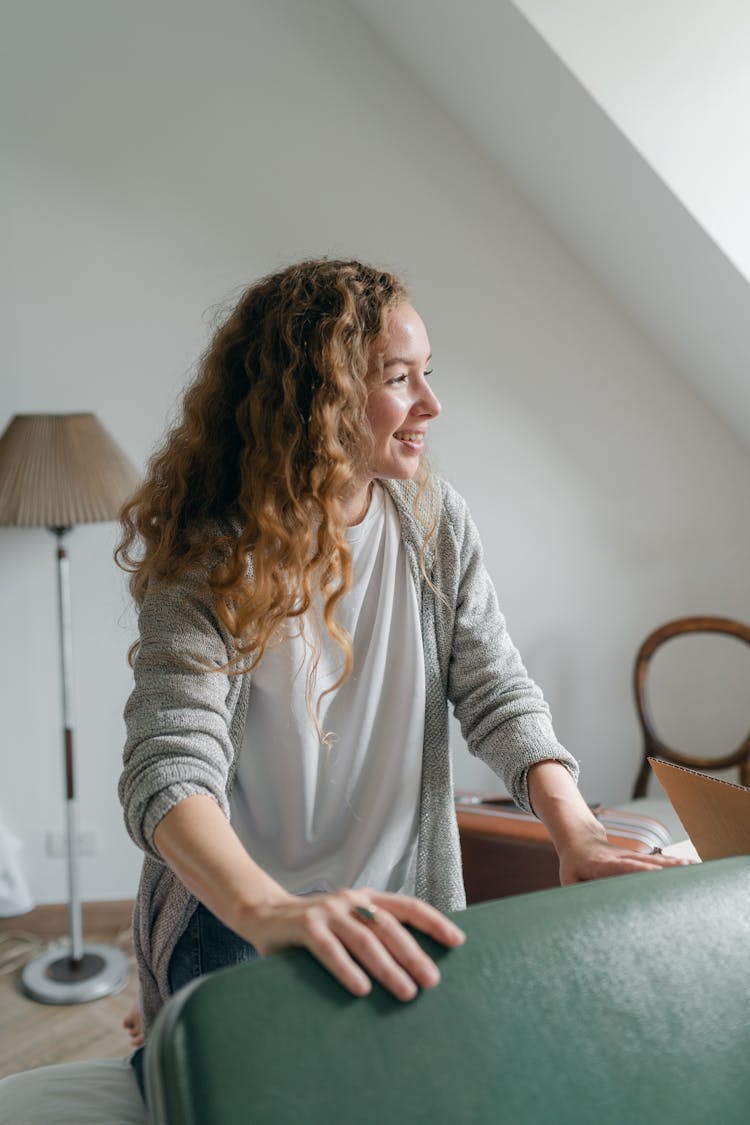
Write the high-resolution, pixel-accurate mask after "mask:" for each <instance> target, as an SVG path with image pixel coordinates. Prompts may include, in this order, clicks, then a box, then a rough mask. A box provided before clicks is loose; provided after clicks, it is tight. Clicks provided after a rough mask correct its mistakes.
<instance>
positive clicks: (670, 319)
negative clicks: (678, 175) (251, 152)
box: [348, 0, 750, 450]
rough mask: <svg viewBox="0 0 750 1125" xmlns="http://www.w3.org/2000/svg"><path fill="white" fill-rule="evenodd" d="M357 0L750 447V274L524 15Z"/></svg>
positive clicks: (480, 6) (481, 5)
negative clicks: (749, 276) (744, 272)
mask: <svg viewBox="0 0 750 1125" xmlns="http://www.w3.org/2000/svg"><path fill="white" fill-rule="evenodd" d="M348 2H349V3H350V5H351V6H352V7H353V8H355V9H356V10H357V11H359V13H360V14H361V15H362V16H363V18H364V19H365V20H366V21H367V23H368V24H369V25H370V27H371V29H372V30H373V31H374V32H375V33H376V34H377V35H378V36H379V37H380V38H381V39H382V40H383V41H384V42H385V44H386V45H387V46H388V47H389V48H390V50H391V51H392V52H393V53H394V54H395V55H396V56H397V57H398V58H399V60H400V61H401V63H402V65H403V66H404V67H406V68H408V70H409V71H410V72H411V73H412V74H413V76H414V77H415V79H416V80H417V81H419V82H420V83H421V84H422V85H423V86H424V87H425V88H426V90H427V92H428V93H429V94H430V96H431V97H432V98H434V99H435V101H437V102H438V103H439V104H441V105H442V107H443V108H444V110H445V111H446V112H447V113H448V114H449V115H450V116H451V117H452V118H453V119H454V120H455V121H456V122H457V123H458V124H459V125H460V126H461V128H462V129H463V130H464V131H465V132H466V133H467V134H468V135H469V136H470V137H471V138H472V139H473V141H474V143H475V144H476V145H477V146H478V147H479V148H480V149H481V150H482V151H483V153H484V154H485V156H486V157H487V158H488V159H489V160H490V161H491V162H493V163H494V164H495V165H496V166H497V167H498V168H500V169H501V170H502V171H503V173H504V174H505V175H507V176H508V177H509V178H510V179H511V180H512V181H514V182H515V184H516V186H517V187H518V188H519V190H520V191H521V192H522V194H523V195H524V196H525V197H526V198H527V200H528V201H529V202H530V203H531V205H532V206H534V207H535V208H536V210H537V211H538V213H539V214H540V216H541V217H542V218H543V219H544V220H545V221H546V223H547V224H548V225H549V226H550V227H552V228H553V229H554V230H555V231H556V232H557V233H558V235H559V236H560V238H561V239H562V240H563V241H564V242H565V243H566V244H567V245H568V247H569V248H570V250H571V251H572V252H573V253H574V254H575V255H576V256H577V257H578V258H579V259H580V260H582V261H583V262H584V263H585V264H586V265H587V266H588V268H589V269H590V270H591V272H592V273H593V274H594V275H595V276H596V277H597V278H598V280H599V282H600V283H601V284H602V285H603V286H604V287H605V288H606V289H607V290H608V291H609V292H610V294H611V296H612V297H613V298H614V299H615V300H616V301H617V302H618V303H619V304H620V305H621V306H622V307H623V308H624V309H625V311H626V312H627V314H628V315H629V316H630V317H631V319H632V320H634V321H635V322H636V323H637V325H638V326H639V327H640V329H641V330H642V331H643V332H644V333H645V334H646V335H647V336H648V337H649V338H650V339H651V341H652V343H653V344H654V345H655V346H656V347H657V348H658V349H659V350H660V351H661V352H662V353H663V354H664V355H665V356H666V357H667V358H668V359H669V360H670V361H671V363H672V365H673V366H674V367H675V368H676V369H677V370H678V371H679V372H680V373H681V374H682V375H683V376H684V377H685V378H686V379H688V380H689V381H690V382H691V383H692V384H693V386H694V387H695V389H696V390H697V391H698V393H699V394H700V395H701V396H702V397H703V399H704V401H705V402H706V403H707V405H708V406H709V407H710V408H711V409H713V410H714V411H715V412H716V413H717V414H718V415H719V416H720V417H722V418H723V420H724V422H725V423H726V425H727V427H728V429H729V430H730V431H731V432H732V433H733V434H734V435H735V437H736V438H737V439H739V441H741V442H742V444H743V445H744V446H745V447H746V448H747V449H748V450H750V330H748V325H750V284H748V281H747V280H746V278H745V277H743V275H742V274H741V273H740V272H739V271H738V269H737V268H736V266H735V265H734V264H733V263H732V262H731V261H730V260H729V258H728V257H727V256H726V255H725V254H724V253H723V251H722V250H721V249H720V248H719V247H718V246H717V245H716V243H715V242H714V240H713V239H712V238H711V237H710V235H709V234H708V233H707V231H706V230H705V229H704V228H703V227H702V226H701V224H700V223H699V221H698V220H697V219H696V217H695V216H694V215H693V214H691V213H689V212H688V211H687V210H686V208H685V207H684V206H683V204H682V203H681V202H680V201H679V199H678V198H677V197H676V195H675V194H674V192H673V191H672V190H671V189H670V188H669V187H668V186H667V184H666V183H665V182H664V180H663V179H662V178H661V177H660V176H659V175H658V174H657V173H656V171H655V170H654V168H653V167H652V166H651V165H650V164H649V163H648V161H647V160H646V159H645V158H644V156H643V155H641V153H640V152H639V151H638V149H637V148H636V147H635V145H634V144H633V143H632V142H631V140H630V139H629V138H628V137H626V136H625V135H624V134H623V132H622V131H621V130H620V129H619V128H618V126H617V125H616V124H615V123H614V122H613V120H612V119H611V118H610V117H609V116H608V115H607V114H606V113H605V111H604V110H603V109H602V108H601V107H600V106H599V105H598V104H597V102H596V101H595V99H594V97H593V96H592V94H591V93H590V92H589V91H588V90H587V89H585V88H584V87H583V85H581V83H579V81H578V80H577V79H576V77H575V76H574V75H573V74H572V73H571V71H570V70H569V69H568V68H567V67H566V65H565V64H564V63H563V62H562V61H561V60H560V58H558V56H557V55H556V54H555V53H554V52H553V50H552V49H551V47H550V46H549V45H548V44H547V43H546V42H545V41H544V40H543V39H542V38H541V36H540V35H539V33H538V31H537V30H535V29H534V27H532V25H531V24H530V23H529V22H528V21H527V20H526V18H525V17H524V15H522V14H521V12H519V11H518V10H517V8H516V7H515V6H514V5H513V4H512V3H510V2H509V0H463V2H462V3H461V4H457V3H455V0H406V2H404V0H348ZM415 158H417V157H416V156H415Z"/></svg>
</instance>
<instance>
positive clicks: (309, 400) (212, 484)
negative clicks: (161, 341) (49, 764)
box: [119, 260, 669, 1031]
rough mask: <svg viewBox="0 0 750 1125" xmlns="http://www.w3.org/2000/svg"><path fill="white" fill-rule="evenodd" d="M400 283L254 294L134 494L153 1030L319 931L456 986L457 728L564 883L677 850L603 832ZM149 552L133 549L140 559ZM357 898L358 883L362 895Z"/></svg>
mask: <svg viewBox="0 0 750 1125" xmlns="http://www.w3.org/2000/svg"><path fill="white" fill-rule="evenodd" d="M429 363H430V345H429V341H428V337H427V332H426V329H425V326H424V324H423V323H422V321H421V319H420V317H419V315H418V314H417V312H416V311H415V309H414V308H413V307H412V305H411V304H410V302H409V297H408V294H407V291H406V289H405V287H404V285H403V283H402V282H401V281H400V280H399V279H398V278H396V277H394V276H393V275H391V274H389V273H386V272H383V271H380V270H377V269H373V268H371V267H369V266H366V265H363V264H362V263H359V262H355V261H329V260H321V261H310V262H303V263H301V264H299V265H296V266H293V267H291V268H289V269H286V270H283V271H282V272H280V273H277V274H275V275H273V276H270V277H268V278H265V279H264V280H262V281H260V282H259V283H257V284H256V285H253V286H251V288H250V289H248V290H247V292H246V293H245V294H244V295H243V297H242V298H241V300H240V301H239V303H238V304H237V306H236V308H235V309H234V311H233V312H232V313H231V315H230V316H229V318H228V319H227V321H226V323H225V324H224V325H223V326H222V327H221V328H220V329H219V331H218V333H217V335H216V337H215V338H214V340H213V342H212V344H211V345H210V347H209V349H208V352H207V353H206V355H205V357H204V360H203V363H202V365H201V368H200V370H199V373H198V376H197V378H196V380H195V382H194V383H193V385H192V386H191V388H190V389H189V390H188V392H187V394H186V396H185V400H184V411H183V416H182V418H181V420H180V421H179V423H178V425H177V426H176V427H175V428H174V429H173V431H172V432H171V433H170V434H169V435H168V437H167V439H166V441H165V444H164V446H163V448H162V449H161V451H160V452H159V453H158V454H157V456H156V457H155V458H154V460H153V461H152V463H151V466H150V471H149V473H148V476H147V478H146V481H145V483H144V484H143V486H142V487H141V489H140V490H139V491H138V493H137V494H136V495H135V497H134V498H133V499H132V501H131V502H130V503H129V504H128V505H127V506H126V508H125V511H124V515H123V527H124V538H123V542H122V544H121V547H120V549H119V558H120V561H121V562H122V564H123V565H125V566H126V567H128V568H129V569H130V570H131V572H132V578H131V589H132V592H133V595H134V597H135V600H136V602H137V604H138V606H139V607H140V619H139V624H140V641H139V644H138V646H137V652H136V655H135V659H134V669H135V688H134V691H133V694H132V696H131V698H130V700H129V702H128V705H127V708H126V721H127V727H128V736H127V744H126V747H125V754H124V771H123V774H122V778H121V783H120V796H121V800H122V803H123V807H124V811H125V817H126V822H127V825H128V830H129V832H130V834H131V835H132V837H133V839H134V840H135V841H136V842H137V843H138V844H139V846H140V847H142V848H143V850H144V851H145V853H146V859H145V863H144V868H143V875H142V880H141V886H140V891H139V897H138V903H137V907H136V915H135V942H136V952H137V957H138V964H139V970H140V977H141V999H142V1007H143V1015H144V1021H145V1029H146V1031H148V1025H149V1024H150V1022H151V1021H152V1019H153V1017H154V1015H155V1013H156V1011H157V1010H158V1008H159V1006H160V1005H161V1004H162V1003H163V1002H164V1000H165V999H166V998H167V997H168V996H169V994H170V993H171V992H173V991H174V990H175V989H176V988H178V987H180V986H181V985H182V984H183V983H185V982H186V981H187V980H189V979H190V978H191V977H192V976H194V975H196V974H197V973H200V972H203V971H206V970H207V969H210V968H215V967H219V966H220V965H223V964H231V963H234V962H236V961H238V960H242V959H246V958H249V957H252V956H256V955H258V954H260V955H261V956H265V955H268V954H271V953H274V952H276V951H277V950H280V949H284V948H286V947H289V946H295V945H298V946H305V947H307V948H308V949H309V950H310V952H311V953H312V954H313V955H314V956H315V957H317V958H318V959H319V960H320V961H321V962H322V963H323V965H325V966H326V968H327V969H328V970H329V971H330V972H331V973H332V974H333V976H334V977H336V978H337V979H338V980H339V981H340V982H341V984H342V985H343V986H344V987H345V988H347V989H349V990H350V991H351V992H353V993H354V994H356V995H364V994H365V993H367V992H368V991H369V990H370V987H371V980H372V979H375V980H377V981H379V982H380V983H381V984H382V985H383V986H384V987H385V988H387V989H389V990H390V991H391V992H392V993H393V994H394V995H395V996H396V997H398V998H399V999H401V1000H409V999H410V998H412V997H413V996H414V995H415V994H416V992H417V990H418V989H419V988H426V987H431V986H433V985H435V984H437V982H438V979H439V974H438V970H437V968H436V966H435V965H434V963H433V962H432V961H431V960H430V958H428V957H427V955H426V954H425V953H423V952H422V951H421V949H420V947H419V946H418V944H417V943H416V942H415V941H414V939H413V937H412V936H411V935H410V934H409V933H408V931H407V930H406V929H405V927H404V923H408V924H410V925H411V926H414V927H416V928H417V929H418V930H421V931H422V932H424V933H426V934H429V935H430V936H432V937H433V938H435V939H436V940H437V941H439V942H442V943H443V944H445V945H458V944H460V943H461V941H462V940H463V935H462V934H461V932H460V930H459V929H458V928H457V927H456V926H455V925H454V924H453V923H452V922H450V921H449V920H448V919H447V918H445V917H444V916H443V914H442V913H441V911H444V910H456V909H460V908H461V907H463V905H464V904H465V900H464V895H463V885H462V878H461V864H460V852H459V844H458V833H457V828H456V819H455V813H454V807H453V790H452V780H451V763H450V754H449V745H448V702H449V701H450V702H452V704H453V706H454V708H455V713H456V715H457V716H458V718H459V720H460V722H461V725H462V729H463V732H464V735H465V737H466V740H467V742H468V744H469V747H470V749H471V750H472V752H474V753H475V754H477V755H479V756H480V757H482V758H483V759H484V760H485V761H486V762H488V763H489V764H490V766H492V768H493V769H495V770H496V771H497V772H498V773H499V774H500V775H501V776H502V777H503V778H504V780H505V782H506V785H507V786H508V788H509V790H510V792H511V793H512V794H513V796H514V797H515V799H516V801H517V802H518V803H519V804H520V805H521V806H522V807H524V808H527V809H528V808H529V807H533V810H534V811H535V813H536V814H537V815H538V816H540V817H541V819H542V820H543V821H544V822H545V824H546V825H547V827H548V828H549V830H550V832H551V834H552V838H553V840H554V843H555V846H556V848H557V851H558V853H559V856H560V868H561V879H562V881H563V882H564V883H570V882H574V881H577V880H583V879H590V878H594V877H597V876H601V875H609V874H615V873H618V872H626V871H639V870H647V869H651V868H655V867H660V866H662V865H663V864H664V863H666V862H669V861H667V860H665V859H663V858H662V857H661V856H654V857H645V858H644V857H643V856H642V855H635V854H631V853H628V852H624V851H621V850H618V849H616V848H613V847H611V846H610V845H608V843H607V841H606V838H605V836H604V833H603V830H602V829H601V827H600V826H599V824H598V823H597V821H596V820H595V819H594V817H593V816H592V814H591V812H590V811H589V809H588V807H587V806H586V804H585V802H584V801H583V800H582V798H581V796H580V794H579V792H578V789H577V787H576V781H575V778H576V772H577V767H576V763H575V761H574V759H573V758H572V757H571V755H570V754H569V753H568V752H567V751H566V750H565V749H564V748H563V747H562V746H561V745H560V744H559V743H558V742H557V740H556V738H555V735H554V733H553V730H552V726H551V723H550V720H549V716H548V709H547V706H546V704H545V703H544V701H543V698H542V695H541V692H540V691H539V689H538V688H537V687H536V686H535V685H534V684H533V683H532V681H531V680H529V678H528V677H527V675H526V672H525V670H524V668H523V665H522V663H521V661H520V658H519V656H518V653H517V651H516V650H515V648H514V647H513V645H512V643H511V641H510V638H509V637H508V634H507V631H506V629H505V623H504V620H503V618H502V616H501V614H500V613H499V610H498V608H497V603H496V598H495V593H494V590H493V588H492V585H491V582H490V580H489V578H488V576H487V574H486V571H485V570H484V567H483V563H482V553H481V545H480V542H479V539H478V536H477V532H476V530H475V528H474V525H473V523H472V521H471V518H470V516H469V513H468V511H467V509H466V506H465V504H464V502H463V500H462V499H461V498H460V497H459V496H458V495H457V494H456V492H455V491H454V490H453V489H452V488H451V487H450V486H449V485H448V484H446V483H445V482H444V481H441V480H439V479H437V478H436V477H434V476H433V475H431V473H430V471H429V468H428V466H427V464H426V461H425V458H424V442H425V436H426V433H427V431H428V428H429V426H430V424H431V422H432V421H433V420H434V419H436V418H437V416H438V415H439V413H440V404H439V402H438V400H437V398H436V396H435V393H434V391H433V389H432V387H431V385H430V382H429V376H430V374H431V372H430V370H429ZM136 548H137V551H136ZM342 888H343V889H342Z"/></svg>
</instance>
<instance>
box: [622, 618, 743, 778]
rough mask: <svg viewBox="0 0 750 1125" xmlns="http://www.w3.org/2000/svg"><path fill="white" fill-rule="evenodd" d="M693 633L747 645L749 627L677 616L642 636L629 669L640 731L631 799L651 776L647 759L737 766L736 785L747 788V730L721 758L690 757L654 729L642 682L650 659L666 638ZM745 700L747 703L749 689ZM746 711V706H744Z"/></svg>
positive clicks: (703, 767) (695, 765)
mask: <svg viewBox="0 0 750 1125" xmlns="http://www.w3.org/2000/svg"><path fill="white" fill-rule="evenodd" d="M695 633H721V634H723V635H725V636H729V637H735V638H736V639H737V640H740V641H745V643H746V644H749V645H750V626H748V625H743V624H742V622H740V621H734V620H732V618H729V617H680V618H677V619H676V620H675V621H668V622H667V624H666V625H662V626H661V627H660V628H658V629H655V630H654V632H653V633H650V634H649V636H648V637H646V639H645V641H644V642H643V644H642V645H641V647H640V649H639V651H638V655H637V657H636V661H635V668H634V672H633V689H634V692H635V706H636V710H637V712H638V718H639V720H640V724H641V728H642V731H643V761H642V763H641V768H640V771H639V773H638V777H637V779H636V783H635V786H634V788H633V798H634V799H636V798H643V797H645V796H646V789H647V787H648V779H649V777H650V776H651V767H650V766H649V764H648V761H647V759H648V758H649V757H652V758H664V759H665V760H666V761H668V762H674V763H675V765H678V766H688V767H689V768H690V769H694V770H705V771H711V772H712V773H713V772H714V771H715V770H727V769H731V768H733V767H734V766H739V770H740V784H741V785H746V786H748V787H750V732H749V733H748V735H747V737H746V738H745V740H744V742H742V744H741V745H740V746H739V747H738V748H737V749H736V750H734V751H733V752H732V753H731V754H724V755H723V756H722V757H713V758H708V757H700V758H694V757H690V756H688V755H687V754H683V753H681V752H680V751H679V750H675V749H674V748H673V747H671V746H668V745H667V744H666V742H664V741H663V740H662V739H661V738H660V737H659V735H658V734H657V732H656V730H655V728H654V722H653V719H652V716H651V712H650V710H649V706H648V700H647V695H646V684H647V680H648V673H649V668H650V665H651V658H652V657H653V655H654V653H655V652H656V651H657V649H659V648H660V647H661V646H662V645H663V644H664V643H665V642H666V641H669V640H672V639H673V638H675V637H684V636H687V635H689V634H695ZM746 701H748V702H749V704H750V690H749V691H748V693H747V697H746ZM748 710H749V711H750V705H749V706H748Z"/></svg>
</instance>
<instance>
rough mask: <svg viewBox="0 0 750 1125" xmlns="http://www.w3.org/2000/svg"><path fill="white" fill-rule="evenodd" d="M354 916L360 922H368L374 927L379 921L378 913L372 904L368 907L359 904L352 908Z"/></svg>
mask: <svg viewBox="0 0 750 1125" xmlns="http://www.w3.org/2000/svg"><path fill="white" fill-rule="evenodd" d="M352 914H353V915H354V917H355V918H358V919H359V921H360V922H367V924H368V925H371V926H372V925H374V924H375V922H377V920H378V912H377V910H376V909H375V907H374V906H373V905H372V903H369V904H368V905H367V906H360V905H359V903H358V904H357V905H356V906H354V907H352Z"/></svg>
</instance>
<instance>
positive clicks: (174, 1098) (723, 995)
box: [146, 857, 750, 1125]
mask: <svg viewBox="0 0 750 1125" xmlns="http://www.w3.org/2000/svg"><path fill="white" fill-rule="evenodd" d="M455 917H456V920H457V921H458V922H459V924H460V925H462V926H463V927H464V929H465V930H466V932H467V934H468V940H467V942H466V945H465V946H463V947H461V948H460V949H457V950H451V951H449V952H448V951H444V950H440V949H437V947H435V946H434V945H433V943H431V942H429V941H425V942H423V944H425V946H426V947H427V948H429V949H430V950H431V951H432V952H433V953H434V954H435V956H436V958H437V960H438V962H439V964H440V968H441V972H442V975H443V979H442V982H441V984H440V986H439V987H438V988H436V989H433V990H431V991H426V992H423V993H422V994H420V995H419V996H418V998H417V999H416V1000H415V1001H414V1002H412V1003H410V1004H406V1005H404V1004H401V1003H399V1002H398V1001H396V1000H393V999H391V998H390V997H389V996H388V995H387V994H386V993H385V992H383V991H382V990H381V989H380V988H377V987H376V988H375V989H374V990H373V992H372V994H371V995H370V996H369V997H367V998H365V999H354V998H352V997H349V996H348V995H347V994H346V993H345V992H344V991H343V990H342V989H341V988H340V987H339V986H338V985H337V984H336V983H335V982H334V981H333V980H332V979H331V978H330V977H329V976H328V974H327V973H326V971H325V970H324V969H322V968H321V967H320V966H319V965H318V964H317V963H316V962H315V961H313V959H312V958H311V957H310V956H309V955H307V954H306V953H305V952H304V951H301V950H291V951H289V952H288V953H284V954H281V955H277V956H274V957H271V958H268V959H267V960H264V961H260V962H256V963H255V964H251V965H247V966H243V967H240V968H238V969H229V970H226V971H224V972H221V973H217V974H215V975H213V976H212V977H208V978H204V979H203V980H202V981H199V982H197V983H196V984H195V985H191V986H189V987H188V988H187V989H185V990H184V991H183V992H182V993H181V994H180V995H179V996H177V997H175V998H174V999H173V1000H172V1001H171V1002H170V1004H169V1005H167V1007H166V1008H165V1010H164V1011H163V1012H162V1013H161V1015H160V1017H159V1020H158V1021H157V1024H156V1027H155V1029H154V1033H153V1035H152V1038H151V1040H150V1043H149V1047H148V1049H147V1054H146V1070H147V1085H148V1090H149V1100H150V1106H151V1113H152V1118H153V1120H154V1122H155V1125H167V1123H168V1125H177V1123H179V1125H193V1123H195V1125H240V1123H244V1122H248V1123H252V1125H286V1123H287V1122H288V1123H290V1125H291V1123H292V1122H294V1123H295V1125H297V1123H298V1122H304V1123H305V1125H331V1123H333V1125H338V1123H339V1122H340V1123H341V1125H371V1123H372V1125H374V1123H375V1122H378V1123H382V1122H387V1123H389V1125H391V1123H401V1122H403V1123H408V1125H448V1123H450V1125H458V1123H460V1125H468V1123H471V1125H485V1123H487V1125H489V1123H492V1125H586V1123H588V1122H591V1123H596V1125H636V1123H637V1125H641V1123H652V1122H653V1123H654V1125H657V1123H658V1125H713V1123H716V1125H734V1123H735V1122H736V1123H738V1125H739V1123H740V1122H741V1123H742V1125H747V1122H748V1121H750V1004H749V1003H748V998H749V994H750V983H749V981H750V857H748V858H745V857H741V858H736V859H728V860H721V861H718V862H715V863H707V864H703V865H700V866H695V867H683V868H677V869H671V870H667V871H663V872H658V873H654V874H643V875H631V876H625V877H619V878H616V879H606V880H602V881H600V882H596V883H589V884H585V885H581V886H577V887H569V888H560V889H555V890H548V891H540V892H538V893H535V894H530V895H522V896H518V897H515V898H506V899H503V900H501V901H499V902H491V903H484V904H482V905H479V906H475V907H471V908H470V909H469V910H467V911H466V912H465V913H463V914H460V915H456V916H455Z"/></svg>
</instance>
